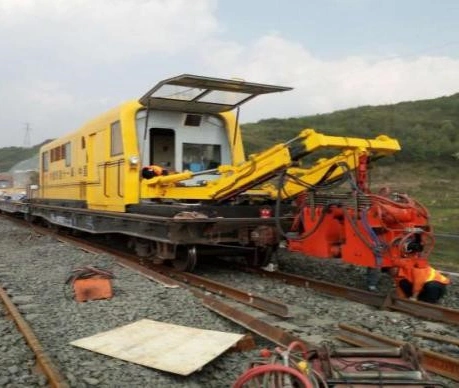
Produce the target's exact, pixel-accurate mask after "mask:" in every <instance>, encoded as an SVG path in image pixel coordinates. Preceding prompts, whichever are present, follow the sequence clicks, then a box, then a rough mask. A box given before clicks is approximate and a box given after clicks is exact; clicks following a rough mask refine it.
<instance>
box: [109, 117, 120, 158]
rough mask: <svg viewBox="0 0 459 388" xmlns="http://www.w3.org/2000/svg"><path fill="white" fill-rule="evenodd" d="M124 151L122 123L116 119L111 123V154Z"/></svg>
mask: <svg viewBox="0 0 459 388" xmlns="http://www.w3.org/2000/svg"><path fill="white" fill-rule="evenodd" d="M122 153H123V141H122V138H121V124H120V122H119V121H115V122H114V123H112V124H111V125H110V156H116V155H121V154H122Z"/></svg>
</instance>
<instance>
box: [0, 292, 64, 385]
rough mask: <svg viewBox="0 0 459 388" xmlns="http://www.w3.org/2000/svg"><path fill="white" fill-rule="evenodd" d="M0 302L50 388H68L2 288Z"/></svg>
mask: <svg viewBox="0 0 459 388" xmlns="http://www.w3.org/2000/svg"><path fill="white" fill-rule="evenodd" d="M0 301H1V303H2V304H3V305H4V306H5V308H6V310H7V312H8V314H9V316H10V317H11V318H12V319H13V321H14V323H15V324H16V326H17V328H18V330H19V331H20V333H21V334H22V336H23V337H24V339H25V341H26V342H27V344H28V346H29V348H30V349H31V350H32V352H33V353H34V355H35V359H36V368H35V369H36V370H37V371H38V372H40V373H43V375H44V376H46V379H47V381H48V384H49V386H50V387H52V388H68V387H69V385H68V384H67V382H66V380H65V378H64V377H63V376H62V374H61V372H60V371H59V369H58V368H57V367H56V365H55V364H54V363H53V361H52V360H51V358H50V357H49V356H48V354H47V353H46V351H45V350H44V349H43V346H42V345H41V343H40V341H39V340H38V339H37V337H36V335H35V333H34V332H33V330H32V328H31V327H30V325H29V324H28V323H27V321H26V320H25V319H24V317H23V316H22V314H21V313H20V311H19V310H18V309H17V307H16V305H15V304H14V303H13V300H12V299H11V298H10V297H9V295H8V293H7V292H6V291H5V290H4V289H3V288H2V287H0Z"/></svg>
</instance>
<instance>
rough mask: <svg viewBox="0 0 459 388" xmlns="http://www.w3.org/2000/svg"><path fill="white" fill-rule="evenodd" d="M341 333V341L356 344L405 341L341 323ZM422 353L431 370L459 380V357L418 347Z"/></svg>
mask: <svg viewBox="0 0 459 388" xmlns="http://www.w3.org/2000/svg"><path fill="white" fill-rule="evenodd" d="M338 327H339V330H340V331H339V333H338V335H337V336H336V338H338V339H339V340H341V341H344V342H347V343H350V344H353V345H356V346H387V345H391V346H403V345H404V344H406V342H404V341H399V340H394V339H392V338H388V337H385V336H382V335H379V334H375V333H370V332H368V331H366V330H363V329H360V328H358V327H354V326H350V325H347V324H343V323H341V324H339V326H338ZM418 350H419V352H420V353H421V355H422V357H421V365H422V366H423V367H424V369H426V370H428V371H429V372H433V373H435V374H437V375H440V376H444V377H447V378H448V379H451V380H454V381H459V359H457V358H454V357H450V356H445V355H443V354H440V353H437V352H433V351H432V350H428V349H421V348H419V349H418Z"/></svg>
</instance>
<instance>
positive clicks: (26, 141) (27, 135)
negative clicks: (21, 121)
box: [24, 123, 32, 148]
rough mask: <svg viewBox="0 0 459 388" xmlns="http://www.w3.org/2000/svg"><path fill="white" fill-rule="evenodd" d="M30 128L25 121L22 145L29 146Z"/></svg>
mask: <svg viewBox="0 0 459 388" xmlns="http://www.w3.org/2000/svg"><path fill="white" fill-rule="evenodd" d="M31 130H32V129H31V128H30V124H29V123H25V135H24V147H25V148H29V147H30V146H31V144H30V131H31Z"/></svg>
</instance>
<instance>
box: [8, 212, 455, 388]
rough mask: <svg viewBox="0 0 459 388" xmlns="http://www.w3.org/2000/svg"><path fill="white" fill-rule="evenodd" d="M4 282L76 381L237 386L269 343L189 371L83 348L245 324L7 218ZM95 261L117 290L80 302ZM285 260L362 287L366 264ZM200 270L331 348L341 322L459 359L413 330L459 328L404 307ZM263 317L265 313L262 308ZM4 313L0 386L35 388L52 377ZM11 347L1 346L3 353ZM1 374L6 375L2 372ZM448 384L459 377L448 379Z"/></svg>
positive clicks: (307, 272) (211, 268)
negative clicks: (153, 326) (72, 280)
mask: <svg viewBox="0 0 459 388" xmlns="http://www.w3.org/2000/svg"><path fill="white" fill-rule="evenodd" d="M0 235H1V236H2V238H1V240H0V283H1V284H2V285H3V286H4V287H6V288H7V291H8V293H9V294H10V295H11V296H13V297H14V298H15V301H16V303H17V305H18V307H19V309H20V310H21V311H22V312H23V313H24V314H26V319H28V320H29V323H30V325H31V326H32V328H33V330H34V331H35V333H36V335H37V336H38V338H39V340H40V341H41V343H42V345H43V347H44V348H45V349H46V350H47V351H48V352H49V353H50V354H51V356H52V357H53V359H54V361H55V363H56V365H57V367H58V368H60V370H61V371H62V373H63V374H64V376H65V378H66V379H67V381H68V383H69V385H70V386H71V387H81V388H83V387H159V388H162V387H165V388H168V387H172V388H173V387H189V388H198V387H218V388H220V387H231V385H232V383H233V382H234V381H235V380H236V378H237V377H238V376H239V375H240V374H241V373H242V372H243V371H244V370H245V369H246V368H247V366H248V364H249V362H250V361H251V360H253V359H254V358H255V357H256V355H257V354H258V350H259V349H260V348H262V347H265V346H266V345H267V342H266V341H265V340H263V339H260V338H259V337H256V341H257V345H258V349H256V350H253V351H248V352H228V353H225V354H223V355H221V356H220V357H218V358H216V359H215V360H214V361H212V362H210V363H209V364H207V365H206V366H204V367H203V369H202V370H201V371H198V372H195V373H193V374H191V375H190V376H187V377H181V376H176V375H173V374H170V373H166V372H161V371H157V370H154V369H150V368H146V367H142V366H139V365H135V364H132V363H129V362H125V361H121V360H118V359H115V358H111V357H107V356H104V355H100V354H97V353H93V352H90V351H87V350H84V349H80V348H76V347H73V346H71V345H69V343H70V342H71V341H73V340H76V339H79V338H83V337H86V336H90V335H94V334H96V333H99V332H102V331H106V330H109V329H113V328H116V327H119V326H123V325H126V324H128V323H132V322H135V321H137V320H139V319H143V318H148V319H154V320H157V321H162V322H167V323H173V324H179V325H186V326H191V327H197V328H202V329H209V330H220V331H227V332H235V333H246V332H247V331H246V330H245V329H243V328H241V327H239V326H237V325H235V324H233V323H232V322H230V321H228V320H226V319H224V318H221V317H220V316H218V315H217V314H215V313H213V312H211V311H209V310H207V309H206V308H204V307H203V306H202V305H201V304H200V303H199V301H197V300H196V299H195V298H194V297H193V296H192V295H191V294H190V293H189V292H187V291H186V290H183V289H170V288H164V287H163V286H161V285H158V284H156V283H154V282H151V281H149V280H147V279H146V278H144V277H142V276H140V275H138V274H136V273H133V272H131V271H130V270H127V269H125V268H123V267H120V266H117V265H116V264H114V261H113V259H112V257H111V256H109V255H93V254H90V253H87V252H85V251H82V250H80V249H78V248H75V247H73V246H70V245H67V244H64V243H61V242H59V241H58V240H56V239H54V238H52V237H48V236H46V237H42V236H39V235H37V234H35V233H33V232H32V231H30V230H29V229H26V228H22V227H18V226H16V225H15V224H13V223H11V222H10V221H9V220H5V219H2V218H0ZM84 265H95V266H99V267H102V268H106V269H108V270H111V271H113V272H114V274H115V276H116V278H115V279H114V291H115V294H114V297H113V298H112V299H111V300H99V301H91V302H85V303H76V302H75V301H74V300H73V298H72V292H71V290H70V288H69V286H68V285H66V284H65V281H66V279H67V276H68V275H69V274H70V272H71V270H73V269H75V268H78V267H81V266H84ZM279 266H280V269H281V270H284V271H286V272H294V273H298V274H301V275H304V276H311V277H314V278H316V279H323V280H328V281H331V282H336V283H340V284H346V285H349V286H361V287H365V271H364V270H363V269H361V268H355V267H353V266H347V265H342V264H337V263H336V262H335V261H332V260H329V261H321V260H314V259H308V258H305V257H302V256H301V255H298V254H289V253H287V252H285V251H281V252H280V254H279ZM197 271H198V272H201V273H202V274H205V276H208V277H210V278H211V279H216V280H221V281H224V282H226V283H229V284H231V285H232V286H234V287H239V288H244V289H250V290H251V291H253V292H255V293H257V294H261V295H265V296H270V297H272V298H277V299H280V300H282V301H284V302H286V303H288V304H289V305H290V306H291V312H292V318H289V319H287V320H281V321H276V320H275V319H274V318H272V317H266V320H268V321H270V322H275V323H276V325H278V326H279V327H283V328H285V329H287V330H290V331H291V332H293V334H295V335H297V336H299V337H301V338H303V339H304V340H306V341H308V342H312V343H316V344H327V345H329V346H341V347H342V346H345V345H343V344H342V343H339V342H338V341H336V340H335V338H334V336H335V335H336V333H337V331H338V328H337V325H338V323H340V322H345V323H348V324H351V325H355V326H360V327H363V328H366V329H367V330H369V331H373V332H375V333H379V334H383V335H386V336H389V337H392V338H395V339H400V340H405V341H410V342H412V343H415V344H417V345H420V346H421V347H424V348H432V349H433V350H436V351H440V352H442V353H445V354H450V355H455V356H456V357H459V348H458V347H455V346H452V345H447V344H442V343H438V342H434V341H426V340H421V339H420V338H418V337H414V336H413V333H414V331H416V330H425V331H432V332H434V333H437V334H442V335H449V336H456V337H458V336H459V329H458V328H457V327H455V326H452V325H446V324H441V323H436V322H427V321H423V320H421V319H417V318H414V317H410V316H407V315H404V314H400V313H396V312H390V311H380V310H377V309H374V308H372V307H368V306H364V305H361V304H358V303H353V302H348V301H345V300H343V299H339V298H332V297H327V296H325V295H321V294H319V293H317V292H315V291H313V290H310V289H301V288H297V287H293V286H288V285H285V284H283V283H279V282H273V281H271V280H269V279H263V278H259V277H254V276H253V275H250V274H247V273H242V272H237V271H234V270H231V269H230V268H222V267H218V266H215V264H214V263H212V264H205V263H204V264H201V265H200V266H199V267H198V269H197ZM390 287H391V282H390V280H389V279H388V278H386V277H382V278H381V281H380V288H381V290H382V291H388V290H389V288H390ZM457 290H458V286H457V285H453V286H452V287H451V289H450V290H449V293H448V295H447V297H446V298H445V300H444V301H443V302H442V303H444V304H445V305H448V306H450V307H456V308H458V307H459V304H458V303H457V299H458V295H459V294H458V291H457ZM260 316H263V314H261V315H260ZM4 318H5V316H4V313H3V314H2V313H1V312H0V330H1V331H0V334H3V333H6V335H5V336H2V337H0V362H1V364H0V365H2V366H3V365H7V367H6V370H5V372H3V371H2V373H0V376H2V377H0V387H3V386H5V387H37V386H43V385H46V381H45V380H44V379H43V377H41V376H40V377H37V375H34V374H32V373H31V372H30V366H31V365H33V356H32V355H31V354H30V351H28V350H27V347H26V345H25V343H24V341H23V340H22V337H21V336H20V335H19V334H17V332H16V331H15V328H14V325H13V324H12V322H11V321H8V320H6V319H4ZM2 350H4V351H2ZM2 378H3V380H2ZM442 381H444V382H445V383H446V384H447V386H448V387H456V386H457V383H454V382H451V381H447V380H442Z"/></svg>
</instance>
